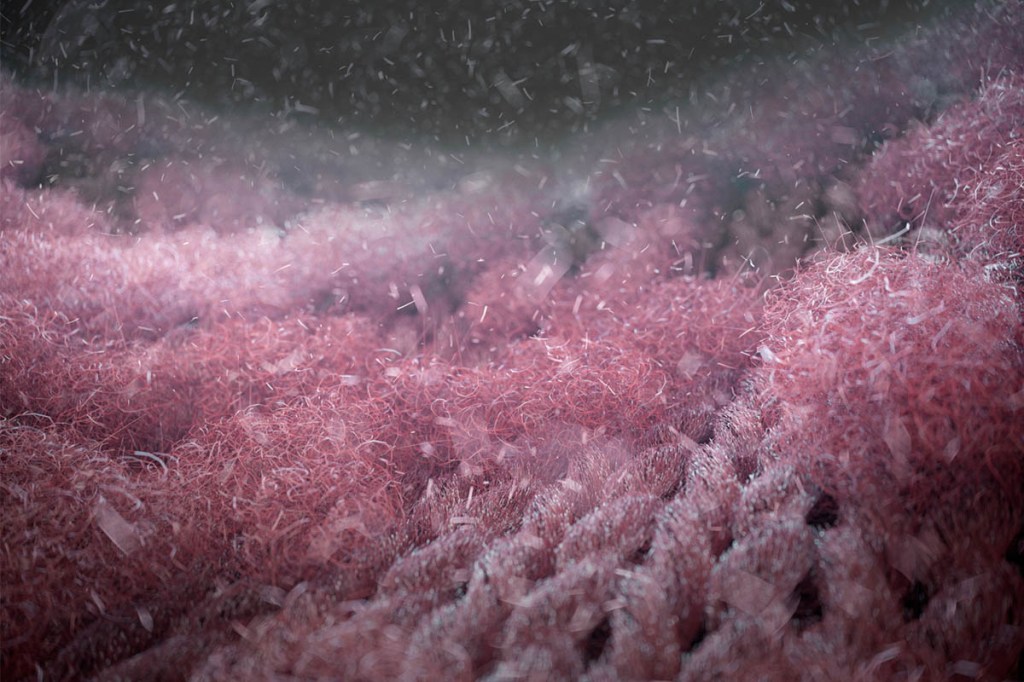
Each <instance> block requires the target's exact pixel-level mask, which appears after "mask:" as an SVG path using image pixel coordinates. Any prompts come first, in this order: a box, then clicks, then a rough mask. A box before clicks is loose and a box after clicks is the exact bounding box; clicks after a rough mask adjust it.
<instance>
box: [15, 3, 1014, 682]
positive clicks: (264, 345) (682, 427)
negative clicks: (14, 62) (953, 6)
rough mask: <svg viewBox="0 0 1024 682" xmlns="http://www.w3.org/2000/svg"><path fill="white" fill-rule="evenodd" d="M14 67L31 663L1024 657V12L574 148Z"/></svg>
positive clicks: (18, 614) (136, 672) (852, 670)
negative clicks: (342, 122)
mask: <svg viewBox="0 0 1024 682" xmlns="http://www.w3.org/2000/svg"><path fill="white" fill-rule="evenodd" d="M783 4H787V3H783ZM762 5H763V3H762ZM172 7H173V6H172ZM755 9H756V8H755ZM442 36H443V34H442ZM399 41H401V38H399ZM581 68H582V67H581ZM666 68H667V67H666ZM581 73H582V72H581ZM580 78H583V76H580ZM2 79H3V80H2V82H0V96H2V99H0V183H2V185H0V509H2V515H0V529H2V543H0V569H2V607H0V618H2V631H0V636H2V667H3V678H4V679H5V680H8V679H10V680H14V679H21V678H26V679H28V678H37V677H38V678H39V679H47V680H49V679H78V678H95V679H102V680H115V679H139V680H143V679H145V680H176V679H196V680H243V679H244V680H259V679H267V680H270V679H281V680H297V679H367V680H370V679H373V680H380V679H405V680H414V679H449V680H470V679H480V678H482V679H489V680H501V679H528V680H551V679H587V680H613V679H621V680H655V679H656V680H663V679H679V680H711V679H730V680H733V679H734V680H755V679H756V680H776V679H777V680H794V679H800V680H946V679H950V680H954V679H955V680H959V679H975V680H1004V679H1013V678H1015V677H1018V678H1019V676H1020V675H1021V674H1022V664H1021V660H1022V659H1021V656H1022V652H1024V324H1022V315H1024V299H1022V296H1021V287H1022V284H1024V275H1022V272H1024V271H1022V267H1024V255H1022V254H1024V4H1022V3H1020V2H1018V1H1016V0H1008V1H1007V2H1000V3H994V2H992V3H979V4H977V5H969V4H966V3H965V4H964V5H963V6H962V8H961V9H959V10H958V11H956V12H948V13H945V14H943V15H942V16H941V17H940V18H938V19H935V20H933V21H929V22H921V23H919V24H915V25H913V26H907V27H904V28H903V29H901V30H890V31H889V33H888V34H887V35H885V36H882V37H880V38H878V39H877V40H870V41H862V42H857V43H854V44H843V45H842V46H841V49H839V48H835V49H833V48H830V47H827V46H826V47H819V48H816V49H811V50H806V51H803V52H800V53H793V54H786V55H784V56H778V57H775V58H765V59H761V60H759V61H758V62H757V65H756V68H746V67H744V68H738V67H737V68H733V69H731V70H729V69H725V70H724V71H723V72H721V73H718V74H716V75H715V77H714V78H710V79H709V80H708V81H707V82H706V83H705V84H702V85H701V88H700V89H695V90H694V91H693V92H691V93H690V95H689V96H688V97H687V98H684V99H679V100H671V101H670V103H669V104H666V105H664V106H662V107H660V108H655V109H650V108H644V107H640V108H638V109H637V110H630V111H624V112H620V113H619V114H618V115H617V116H615V117H609V118H607V119H605V120H603V121H601V122H600V123H596V122H595V123H594V125H593V126H591V127H589V128H588V129H587V130H585V131H584V130H580V131H578V132H577V133H576V134H575V135H574V136H570V137H569V138H567V139H566V140H564V141H563V142H562V143H561V144H560V145H559V147H558V149H557V151H551V150H545V151H543V152H541V151H540V150H538V149H535V150H533V151H522V150H515V149H511V148H500V149H494V150H488V149H485V148H476V147H471V148H462V149H457V148H452V147H449V146H446V145H445V144H444V143H442V142H439V141H436V140H435V141H433V142H429V141H428V142H424V141H422V140H419V141H416V142H415V143H411V142H408V141H405V140H402V139H399V138H396V137H391V136H374V135H369V134H361V133H359V132H357V131H356V130H355V129H346V128H343V127H337V126H335V127H331V126H318V125H312V124H308V123H306V122H304V119H302V117H301V116H298V117H296V116H295V115H292V114H294V111H293V112H292V114H290V115H288V116H280V117H275V118H273V119H271V120H270V121H269V122H268V120H267V119H265V118H261V117H259V116H255V115H252V116H247V115H244V114H242V113H235V114H232V113H231V112H230V111H228V112H226V113H225V112H224V111H223V110H220V109H215V108H213V107H211V106H209V105H203V104H199V103H195V102H190V101H189V100H188V99H187V98H179V97H175V96H172V95H171V94H165V93H163V92H162V91H160V90H153V91H130V92H129V91H126V90H124V89H119V90H95V89H85V88H79V87H76V86H74V85H70V84H69V85H65V86H59V87H56V88H55V87H52V86H43V85H40V84H38V83H32V82H30V81H28V80H26V79H22V78H20V77H15V76H13V75H11V74H8V73H5V74H3V76H2ZM705 85H706V87H705ZM518 87H519V86H518V85H516V84H514V83H512V82H511V81H509V80H507V79H506V80H505V81H500V82H499V86H498V90H499V91H501V92H500V93H499V94H501V95H502V96H503V97H504V100H502V101H504V102H505V103H508V102H513V103H514V101H515V100H516V98H517V97H518V98H523V101H525V95H523V94H521V92H520V91H519V90H518V89H517V88H518ZM523 87H526V86H523ZM595 87H596V86H595ZM299 113H300V114H302V113H303V112H299Z"/></svg>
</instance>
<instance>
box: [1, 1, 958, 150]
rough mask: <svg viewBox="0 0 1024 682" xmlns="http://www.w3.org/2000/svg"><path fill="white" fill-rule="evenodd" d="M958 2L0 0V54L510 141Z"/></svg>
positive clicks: (68, 72) (292, 107) (86, 77)
mask: <svg viewBox="0 0 1024 682" xmlns="http://www.w3.org/2000/svg"><path fill="white" fill-rule="evenodd" d="M958 4H959V3H955V2H936V1H931V2H928V1H923V2H922V1H912V0H860V1H850V0H733V1H731V2H722V1H721V0H693V1H691V2H668V1H665V0H610V1H607V2H596V1H594V0H576V1H564V0H512V1H507V0H500V1H498V0H481V1H479V2H447V1H445V2H442V1H439V0H428V1H425V2H424V1H416V2H413V1H412V0H382V1H378V2H357V1H354V0H343V1H335V0H304V1H301V2H281V1H275V0H240V1H237V2H223V1H222V0H179V1H176V2H175V1H168V0H165V1H163V2H138V1H136V0H71V1H69V2H65V3H47V2H43V0H12V1H11V2H6V3H4V6H3V9H2V11H0V14H2V17H0V19H2V21H0V31H2V47H0V59H2V62H3V66H4V68H5V70H7V71H8V72H12V73H14V74H15V75H16V77H17V78H19V79H21V80H22V81H29V82H34V83H47V84H51V85H56V86H61V85H69V84H70V85H77V86H80V87H82V88H88V89H102V90H109V89H126V90H130V91H134V92H137V91H139V90H147V89H152V90H158V91H161V92H169V93H173V94H174V95H175V96H178V97H184V98H186V99H188V100H192V101H198V102H202V103H204V104H206V105H231V106H232V107H235V110H236V111H237V110H238V105H245V106H246V107H251V108H254V109H255V110H256V111H266V112H270V113H274V114H281V113H285V114H294V115H295V116H297V117H301V118H303V119H310V120H311V121H313V122H318V123H328V124H329V125H332V126H334V125H343V126H349V125H355V126H360V127H363V128H372V129H373V131H374V132H379V133H382V134H400V135H406V134H412V135H415V136H417V137H418V136H421V135H428V136H431V137H434V138H435V139H436V140H437V141H438V142H445V143H449V142H450V143H457V144H465V143H471V142H474V141H479V140H481V139H484V138H486V139H487V140H489V141H499V142H500V143H502V144H522V143H538V142H545V141H547V140H550V139H552V138H555V139H557V138H560V137H561V136H563V135H565V134H566V133H571V132H578V131H583V130H586V129H588V127H589V126H590V125H592V123H593V122H594V121H596V120H599V119H603V118H605V117H607V116H609V115H614V114H616V113H617V112H620V111H622V110H623V108H628V109H630V110H633V109H636V108H641V107H658V106H659V105H661V104H662V103H664V102H667V101H679V100H680V99H681V98H685V97H687V95H688V94H689V93H690V92H691V91H693V90H695V89H700V88H701V87H702V83H703V82H704V81H705V80H706V79H708V78H712V79H713V78H714V73H715V72H717V71H719V70H720V69H722V68H723V67H731V68H736V67H740V68H751V69H756V68H757V66H758V64H759V63H760V61H761V60H762V59H764V58H766V57H768V56H772V57H778V56H780V55H781V56H783V57H785V55H787V54H789V53H792V54H793V55H797V54H800V53H806V52H807V51H809V50H814V49H817V48H819V47H822V46H825V47H828V46H832V45H835V44H841V43H843V42H845V41H854V42H858V43H860V42H863V41H869V40H875V39H880V38H884V37H885V36H886V34H887V33H892V32H895V31H902V30H905V29H906V28H907V25H908V22H913V21H916V20H922V21H923V20H925V19H926V18H928V17H933V16H935V15H937V14H939V13H942V12H944V11H947V10H949V9H950V8H952V7H954V6H956V5H958Z"/></svg>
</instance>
